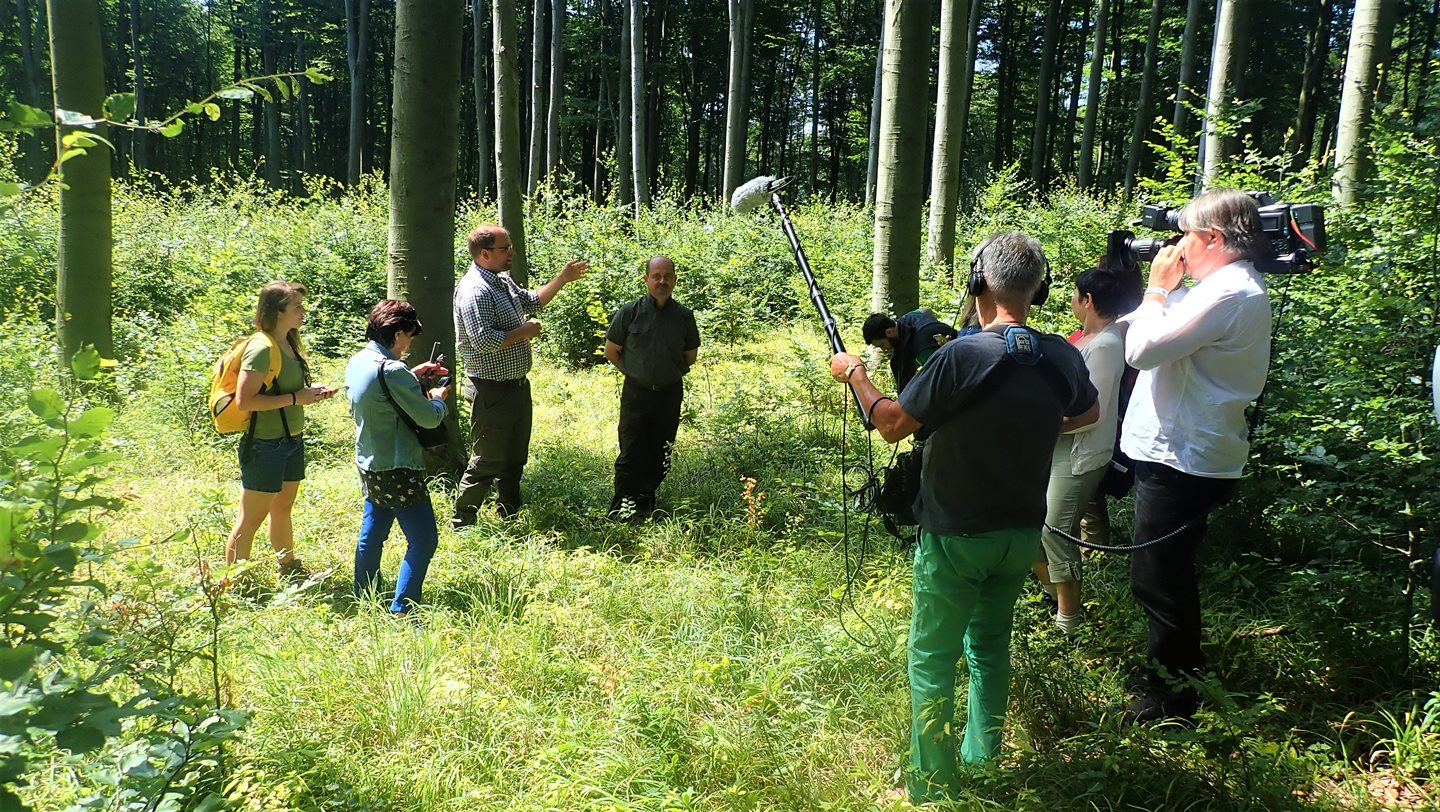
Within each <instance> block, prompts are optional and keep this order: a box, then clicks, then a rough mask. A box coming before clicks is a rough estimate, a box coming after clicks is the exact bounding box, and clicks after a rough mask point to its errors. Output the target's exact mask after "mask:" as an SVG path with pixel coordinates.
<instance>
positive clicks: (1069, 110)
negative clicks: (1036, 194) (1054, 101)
mask: <svg viewBox="0 0 1440 812" xmlns="http://www.w3.org/2000/svg"><path fill="white" fill-rule="evenodd" d="M1080 8H1081V9H1082V11H1081V15H1080V32H1079V36H1077V37H1076V38H1075V59H1073V60H1072V61H1071V65H1072V67H1071V70H1070V101H1069V105H1068V106H1067V107H1066V113H1065V163H1064V167H1065V171H1066V172H1067V173H1069V172H1073V171H1075V157H1076V155H1075V121H1076V117H1077V116H1078V115H1079V113H1080V76H1081V73H1082V71H1081V68H1082V67H1083V66H1084V65H1085V42H1086V40H1087V39H1088V35H1089V34H1090V3H1089V2H1088V0H1081V2H1080Z"/></svg>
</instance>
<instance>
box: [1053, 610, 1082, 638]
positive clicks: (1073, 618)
mask: <svg viewBox="0 0 1440 812" xmlns="http://www.w3.org/2000/svg"><path fill="white" fill-rule="evenodd" d="M1084 617H1085V613H1084V612H1076V613H1075V614H1073V615H1067V614H1065V613H1064V612H1056V613H1055V625H1056V626H1057V627H1059V629H1060V633H1061V634H1063V635H1065V636H1066V637H1069V636H1070V635H1072V634H1074V633H1075V631H1076V630H1077V629H1079V628H1080V621H1081V619H1082V618H1084Z"/></svg>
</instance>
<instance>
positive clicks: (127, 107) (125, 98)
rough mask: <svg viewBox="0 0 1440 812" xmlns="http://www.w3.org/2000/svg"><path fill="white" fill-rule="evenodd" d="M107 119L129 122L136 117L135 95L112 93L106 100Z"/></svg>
mask: <svg viewBox="0 0 1440 812" xmlns="http://www.w3.org/2000/svg"><path fill="white" fill-rule="evenodd" d="M104 109H105V117H106V118H108V119H110V120H111V121H128V120H129V119H130V117H131V116H133V115H135V94H134V93H111V94H110V97H109V98H107V99H106V100H105V108H104Z"/></svg>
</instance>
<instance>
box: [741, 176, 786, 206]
mask: <svg viewBox="0 0 1440 812" xmlns="http://www.w3.org/2000/svg"><path fill="white" fill-rule="evenodd" d="M794 180H795V179H794V178H775V177H771V176H769V175H761V176H760V177H758V178H755V179H754V180H752V181H750V182H748V183H746V184H744V185H743V186H737V187H735V193H734V194H732V195H730V208H732V209H734V210H735V213H736V214H749V213H750V212H752V211H755V210H756V209H758V208H760V207H761V206H763V205H765V204H766V203H769V202H770V195H772V194H774V193H776V192H778V191H780V190H781V189H784V188H785V187H786V186H789V185H790V184H791V182H793V181H794Z"/></svg>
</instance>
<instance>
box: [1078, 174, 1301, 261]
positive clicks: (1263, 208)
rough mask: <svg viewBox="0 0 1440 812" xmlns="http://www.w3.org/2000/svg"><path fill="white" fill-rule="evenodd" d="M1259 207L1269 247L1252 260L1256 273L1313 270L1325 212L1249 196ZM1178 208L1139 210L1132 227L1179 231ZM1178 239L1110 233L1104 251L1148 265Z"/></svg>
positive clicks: (1254, 194) (1265, 194) (1262, 195)
mask: <svg viewBox="0 0 1440 812" xmlns="http://www.w3.org/2000/svg"><path fill="white" fill-rule="evenodd" d="M1249 195H1250V197H1251V198H1253V199H1254V200H1255V204H1256V205H1258V206H1259V207H1260V225H1261V228H1262V229H1263V231H1264V234H1265V237H1266V239H1267V240H1269V243H1270V255H1269V256H1259V257H1254V258H1253V259H1254V262H1255V267H1256V269H1258V270H1260V271H1263V272H1265V273H1274V274H1288V273H1300V272H1301V271H1308V270H1310V269H1311V268H1314V267H1315V257H1316V255H1318V254H1319V253H1320V252H1321V251H1323V250H1325V210H1324V209H1322V208H1320V206H1318V205H1316V204H1314V203H1276V202H1275V198H1274V197H1273V196H1271V195H1270V193H1269V192H1249ZM1180 208H1181V207H1179V206H1169V205H1166V204H1164V203H1160V204H1156V205H1151V206H1146V207H1144V208H1143V209H1141V210H1140V219H1138V220H1135V221H1134V222H1133V223H1132V225H1137V226H1143V227H1144V228H1149V229H1153V230H1155V231H1172V232H1177V233H1178V232H1179V231H1180ZM1178 241H1179V237H1178V236H1175V235H1172V236H1169V237H1165V238H1163V239H1157V238H1153V237H1137V236H1135V233H1134V232H1133V231H1124V230H1118V231H1112V232H1110V238H1109V243H1108V246H1107V249H1106V250H1107V251H1108V252H1109V253H1110V254H1111V255H1113V256H1118V257H1119V258H1121V259H1122V260H1123V261H1124V262H1125V263H1126V264H1127V265H1133V264H1135V263H1139V262H1150V261H1151V260H1153V259H1155V256H1156V255H1157V254H1159V253H1160V249H1161V248H1164V247H1165V246H1167V245H1174V244H1175V243H1176V242H1178Z"/></svg>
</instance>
